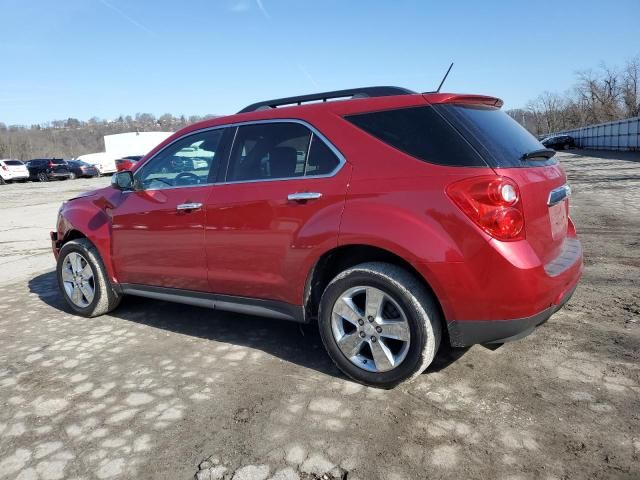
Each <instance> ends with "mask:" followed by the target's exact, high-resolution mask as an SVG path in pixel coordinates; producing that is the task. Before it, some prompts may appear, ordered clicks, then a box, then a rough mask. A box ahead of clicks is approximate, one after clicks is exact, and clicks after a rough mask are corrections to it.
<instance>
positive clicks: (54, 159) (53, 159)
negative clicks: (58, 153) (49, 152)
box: [50, 158, 67, 165]
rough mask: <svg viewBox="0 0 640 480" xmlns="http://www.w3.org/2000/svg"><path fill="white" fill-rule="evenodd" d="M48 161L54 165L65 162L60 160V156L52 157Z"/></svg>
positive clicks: (64, 163)
mask: <svg viewBox="0 0 640 480" xmlns="http://www.w3.org/2000/svg"><path fill="white" fill-rule="evenodd" d="M50 162H51V163H53V164H54V165H66V163H67V162H65V161H64V160H62V159H61V158H52V159H51V160H50Z"/></svg>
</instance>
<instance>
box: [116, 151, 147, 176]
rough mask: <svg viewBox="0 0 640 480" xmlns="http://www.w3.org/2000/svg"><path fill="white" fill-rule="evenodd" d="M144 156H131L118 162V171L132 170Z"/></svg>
mask: <svg viewBox="0 0 640 480" xmlns="http://www.w3.org/2000/svg"><path fill="white" fill-rule="evenodd" d="M142 157H143V155H129V156H127V157H122V158H119V159H117V160H116V170H117V171H118V172H122V171H124V170H131V169H132V168H133V166H134V165H135V164H136V163H138V162H139V161H140V160H141V159H142Z"/></svg>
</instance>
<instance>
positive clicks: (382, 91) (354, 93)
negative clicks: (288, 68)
mask: <svg viewBox="0 0 640 480" xmlns="http://www.w3.org/2000/svg"><path fill="white" fill-rule="evenodd" d="M414 93H416V92H414V91H411V90H408V89H406V88H402V87H361V88H349V89H347V90H335V91H333V92H321V93H312V94H310V95H300V96H298V97H287V98H276V99H274V100H266V101H264V102H258V103H253V104H251V105H249V106H248V107H244V108H243V109H242V110H240V111H239V112H238V113H246V112H255V111H256V110H265V109H267V108H276V107H282V106H285V105H287V106H290V105H302V104H303V103H305V102H317V101H320V100H321V101H323V102H326V101H327V100H330V99H336V98H345V99H346V98H367V97H390V96H392V95H411V94H414Z"/></svg>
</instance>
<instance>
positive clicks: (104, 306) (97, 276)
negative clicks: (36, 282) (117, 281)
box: [56, 238, 122, 317]
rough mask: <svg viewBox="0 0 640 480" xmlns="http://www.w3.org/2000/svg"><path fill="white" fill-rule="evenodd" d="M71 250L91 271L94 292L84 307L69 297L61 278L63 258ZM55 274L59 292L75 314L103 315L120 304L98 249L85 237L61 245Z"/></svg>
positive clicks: (118, 296) (120, 297) (119, 296)
mask: <svg viewBox="0 0 640 480" xmlns="http://www.w3.org/2000/svg"><path fill="white" fill-rule="evenodd" d="M71 252H76V253H79V254H80V255H82V257H83V258H84V259H85V260H86V262H87V264H88V265H89V266H90V267H91V271H92V273H93V279H94V280H93V283H94V291H95V294H94V297H93V301H91V303H89V304H88V305H87V306H86V307H84V308H82V307H79V306H78V305H76V304H74V303H73V301H72V300H71V298H69V295H68V294H67V292H66V290H65V287H64V282H63V280H62V268H63V263H64V259H65V258H66V257H67V255H69V254H70V253H71ZM56 276H57V278H58V287H59V288H60V293H61V294H62V296H63V297H64V299H65V301H66V302H67V305H69V308H71V310H72V311H73V312H74V313H76V314H77V315H81V316H83V317H97V316H100V315H104V314H105V313H108V312H110V311H112V310H114V309H115V308H116V307H117V306H118V305H119V304H120V300H121V299H122V295H121V294H119V293H118V292H117V291H116V290H115V289H114V288H113V286H112V284H111V282H110V281H109V277H108V276H107V272H106V270H105V268H104V264H103V263H102V258H101V257H100V254H99V253H98V250H97V249H96V247H95V246H94V245H93V244H92V243H91V242H90V241H89V240H87V239H86V238H79V239H77V240H71V241H69V242H67V243H65V244H64V245H63V246H62V248H61V249H60V255H58V263H57V267H56Z"/></svg>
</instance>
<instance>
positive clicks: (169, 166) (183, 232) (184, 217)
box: [112, 129, 226, 291]
mask: <svg viewBox="0 0 640 480" xmlns="http://www.w3.org/2000/svg"><path fill="white" fill-rule="evenodd" d="M225 142H226V138H225V130H224V129H209V130H204V131H199V132H196V133H191V134H188V135H186V136H185V137H182V138H180V139H178V140H176V141H174V142H173V143H171V144H169V145H168V146H166V147H165V148H164V149H162V150H161V151H160V152H158V153H157V154H156V155H155V156H154V157H152V158H151V159H149V160H148V161H147V162H145V164H144V165H142V166H141V167H140V168H139V169H137V170H136V173H135V176H134V184H135V190H134V191H128V192H123V193H122V194H123V196H124V198H123V199H122V201H121V202H120V203H119V204H118V206H117V207H116V208H114V210H113V212H112V215H113V234H112V242H113V257H114V265H115V270H116V274H117V276H118V280H119V281H120V282H121V283H124V284H138V285H150V286H159V287H168V288H179V289H188V290H200V291H206V290H207V289H208V280H207V270H206V260H205V249H204V222H205V210H204V208H203V206H204V204H205V202H206V199H207V197H208V196H209V193H210V190H211V188H212V184H213V183H214V182H215V180H216V175H217V171H218V166H219V163H220V162H219V159H220V157H224V153H223V152H224V144H225ZM194 147H198V148H197V150H195V148H194ZM194 151H197V153H198V155H199V156H200V158H202V159H203V160H204V161H200V162H193V161H188V160H189V158H190V155H192V153H193V152H194ZM178 161H179V162H178ZM178 163H179V164H180V166H181V167H180V168H179V169H178V168H175V165H176V164H178Z"/></svg>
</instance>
